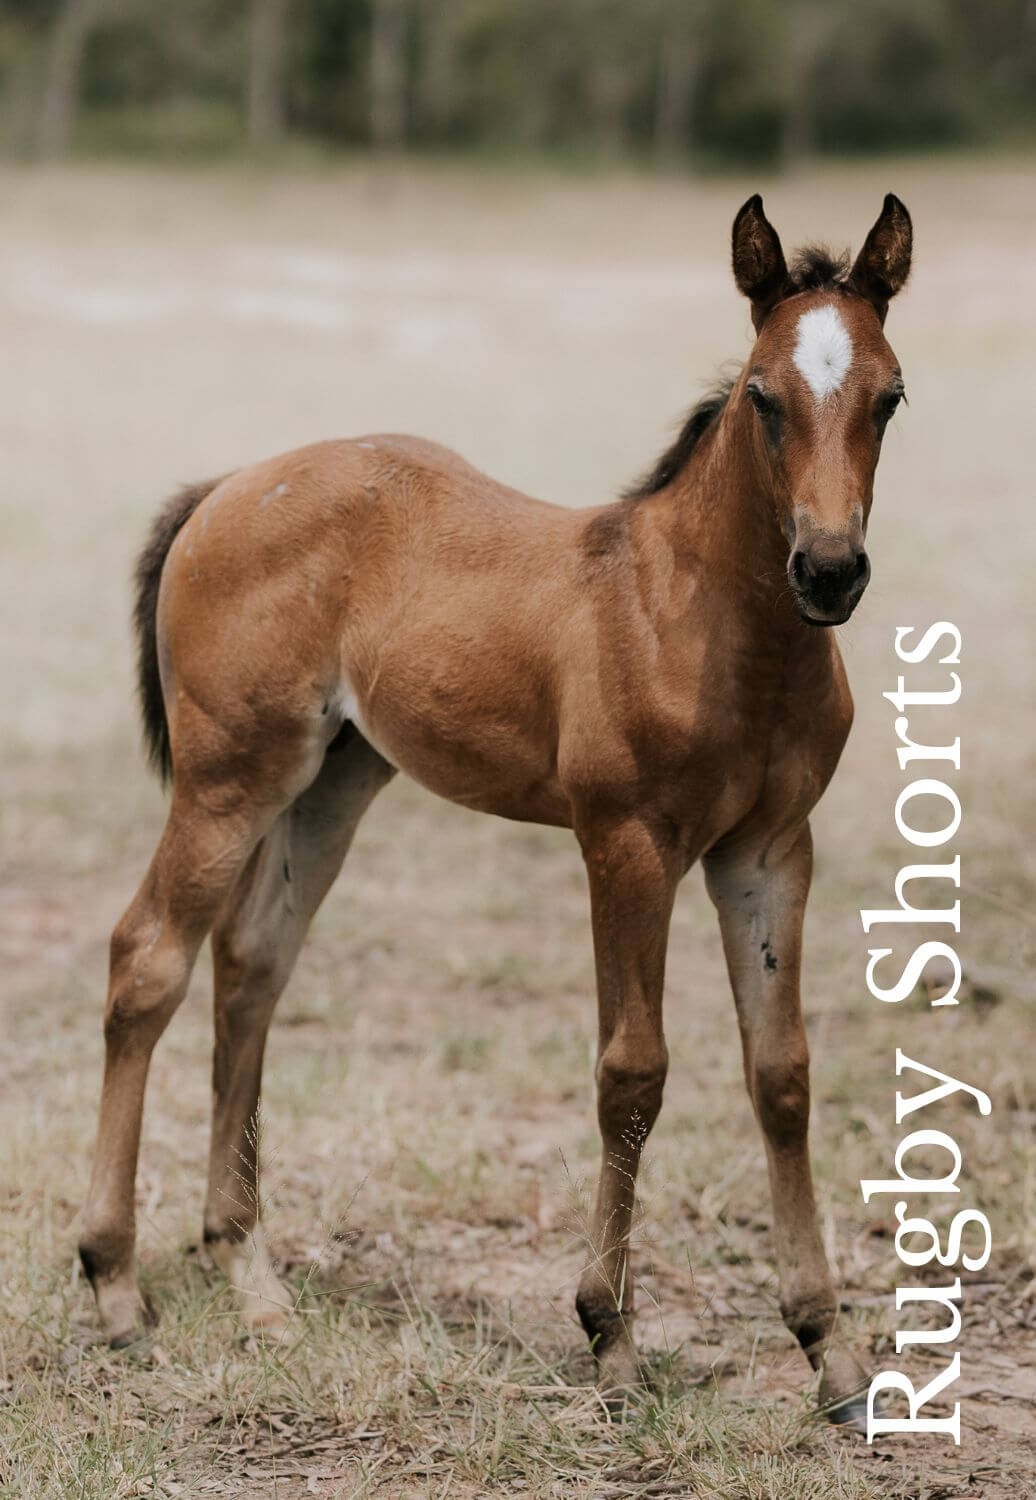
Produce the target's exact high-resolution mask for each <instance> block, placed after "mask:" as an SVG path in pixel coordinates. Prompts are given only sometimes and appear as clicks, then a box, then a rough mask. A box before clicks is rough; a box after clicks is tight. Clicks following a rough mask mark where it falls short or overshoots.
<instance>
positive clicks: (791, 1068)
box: [750, 1049, 809, 1146]
mask: <svg viewBox="0 0 1036 1500" xmlns="http://www.w3.org/2000/svg"><path fill="white" fill-rule="evenodd" d="M750 1088H751V1093H752V1101H753V1103H754V1105H755V1108H756V1113H757V1114H758V1116H759V1123H760V1125H761V1126H762V1129H763V1132H764V1133H765V1135H766V1137H767V1139H768V1140H769V1141H771V1142H772V1143H773V1144H774V1145H775V1146H791V1145H799V1144H801V1142H802V1141H804V1140H805V1138H806V1133H807V1131H808V1128H809V1056H808V1054H807V1053H806V1052H805V1050H804V1049H803V1051H802V1052H799V1053H797V1054H795V1055H786V1056H782V1057H776V1058H772V1059H766V1060H762V1059H760V1060H758V1061H756V1063H755V1064H754V1066H753V1068H752V1074H751V1078H750Z"/></svg>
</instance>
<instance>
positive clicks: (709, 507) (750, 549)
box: [648, 408, 801, 645]
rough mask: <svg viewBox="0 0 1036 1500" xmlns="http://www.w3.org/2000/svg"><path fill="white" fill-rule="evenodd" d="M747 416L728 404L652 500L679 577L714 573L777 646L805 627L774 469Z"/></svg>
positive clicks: (743, 615)
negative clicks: (796, 598)
mask: <svg viewBox="0 0 1036 1500" xmlns="http://www.w3.org/2000/svg"><path fill="white" fill-rule="evenodd" d="M746 415H748V416H750V415H751V414H750V413H745V412H743V411H739V410H731V409H730V408H728V409H727V410H726V411H725V412H724V413H723V414H722V416H721V417H720V419H719V421H718V422H717V423H716V426H715V428H714V430H713V431H712V432H711V433H709V434H707V436H706V437H705V438H704V439H703V440H702V444H701V446H700V448H699V449H698V450H696V452H695V453H694V454H693V455H692V457H691V461H690V462H689V463H688V464H687V465H686V467H685V468H684V470H683V471H682V472H681V473H680V474H678V475H677V476H676V478H675V479H674V480H672V482H671V483H670V484H669V485H668V486H666V488H665V489H664V490H661V491H660V492H659V493H658V494H657V495H655V496H652V497H651V499H650V501H649V502H648V505H649V507H650V509H651V511H652V512H653V518H652V519H653V523H654V524H655V525H657V526H658V527H659V529H660V530H661V531H662V533H663V534H664V535H665V538H666V540H667V542H668V544H669V547H670V548H671V556H672V563H673V574H674V577H676V578H678V577H679V576H680V575H681V574H683V575H684V576H687V575H695V576H697V577H699V578H701V577H707V578H708V579H709V580H710V582H711V583H712V584H713V585H714V586H715V587H717V588H718V589H720V590H722V593H723V596H724V597H725V598H727V599H729V600H731V602H732V603H734V604H735V605H736V607H737V610H738V617H739V621H740V622H741V624H742V626H745V625H747V626H748V627H749V629H750V632H751V633H752V634H756V633H758V635H759V638H760V640H761V642H764V643H766V644H767V645H774V644H779V643H780V642H781V640H783V638H784V636H785V635H786V634H794V635H796V636H801V631H798V630H796V628H795V627H797V626H798V624H799V620H798V613H797V610H796V608H795V604H794V601H793V599H792V596H791V590H790V588H789V585H788V577H787V561H788V543H787V541H786V540H785V538H784V536H783V534H782V532H781V528H780V525H779V523H778V520H777V503H776V496H775V494H774V491H773V483H772V478H771V474H770V471H769V467H768V465H766V464H765V462H764V461H763V459H762V457H761V455H760V454H759V453H758V452H757V451H756V449H755V446H754V434H753V432H752V429H751V428H750V426H749V424H748V423H747V422H746V421H745V420H744V418H745V416H746Z"/></svg>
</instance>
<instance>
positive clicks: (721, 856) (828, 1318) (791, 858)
mask: <svg viewBox="0 0 1036 1500" xmlns="http://www.w3.org/2000/svg"><path fill="white" fill-rule="evenodd" d="M704 864H705V879H706V884H707V886H708V891H709V895H710V896H711V897H712V900H713V903H714V904H715V907H716V910H717V912H718V914H719V921H720V929H721V931H722V935H723V949H724V952H725V954H726V959H727V968H728V970H729V973H730V982H731V986H732V988H733V991H734V999H735V1002H736V1005H737V1016H738V1023H739V1025H740V1028H741V1045H742V1049H743V1052H744V1064H745V1081H746V1083H747V1085H748V1092H749V1095H750V1097H751V1100H752V1105H753V1107H754V1109H755V1113H756V1116H757V1118H758V1120H759V1124H760V1127H761V1129H762V1133H763V1139H764V1141H765V1145H766V1158H767V1165H768V1168H769V1175H770V1192H771V1196H772V1199H773V1218H774V1240H775V1242H776V1252H777V1270H778V1277H779V1282H780V1296H781V1313H782V1315H783V1317H784V1321H785V1323H786V1324H787V1325H788V1327H789V1329H790V1330H791V1332H792V1333H793V1334H794V1335H795V1337H796V1338H797V1339H798V1341H799V1343H800V1345H801V1346H802V1348H803V1350H804V1352H805V1354H806V1356H807V1358H808V1359H809V1362H810V1364H811V1365H812V1366H813V1368H814V1369H820V1370H821V1371H822V1372H823V1373H822V1379H821V1385H820V1400H821V1403H822V1404H823V1405H827V1406H830V1407H831V1410H830V1415H831V1420H832V1421H836V1422H838V1423H841V1424H848V1425H852V1426H857V1425H858V1423H859V1420H861V1419H862V1420H863V1421H864V1422H865V1421H866V1416H865V1405H864V1402H863V1398H862V1397H861V1396H860V1395H859V1392H860V1388H861V1386H862V1385H864V1384H865V1383H866V1378H867V1377H866V1374H865V1372H864V1370H863V1367H862V1366H861V1365H860V1363H859V1361H858V1360H857V1359H856V1358H855V1356H854V1355H853V1354H852V1353H851V1352H850V1351H849V1350H848V1348H846V1347H845V1346H844V1345H843V1344H842V1342H841V1340H840V1338H839V1337H838V1336H837V1335H836V1331H835V1324H836V1315H837V1311H838V1303H837V1299H836V1297H835V1291H834V1286H833V1283H832V1280H831V1272H830V1269H829V1267H828V1264H827V1256H826V1255H825V1253H824V1246H823V1242H822V1240H821V1237H820V1229H819V1226H818V1223H817V1211H816V1203H815V1200H814V1196H813V1178H812V1173H811V1169H810V1161H809V1145H808V1140H807V1132H808V1125H809V1049H808V1046H807V1043H806V1032H805V1027H804V1026H803V1023H802V1008H801V999H800V993H799V972H800V958H801V940H802V918H803V913H804V911H805V906H806V897H807V895H808V893H809V884H810V877H811V874H812V865H813V845H812V840H811V837H810V832H809V825H808V823H803V824H801V825H799V827H798V828H796V829H793V830H790V831H789V832H787V833H784V834H782V835H780V836H779V837H778V838H777V839H773V838H770V839H768V840H767V842H766V843H765V844H760V843H758V842H753V843H752V844H751V845H748V846H746V845H739V846H731V847H729V848H726V849H717V850H714V851H713V852H712V853H710V854H709V855H707V856H706V858H705V861H704Z"/></svg>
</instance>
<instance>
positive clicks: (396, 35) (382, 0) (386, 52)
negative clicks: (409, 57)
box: [370, 0, 406, 149]
mask: <svg viewBox="0 0 1036 1500" xmlns="http://www.w3.org/2000/svg"><path fill="white" fill-rule="evenodd" d="M405 3H406V0H373V6H372V14H371V57H370V133H371V143H372V145H374V146H376V147H378V148H383V149H384V148H387V149H391V148H392V147H396V146H401V145H402V144H403V139H404V137H405V135H406V15H405V10H404V6H405Z"/></svg>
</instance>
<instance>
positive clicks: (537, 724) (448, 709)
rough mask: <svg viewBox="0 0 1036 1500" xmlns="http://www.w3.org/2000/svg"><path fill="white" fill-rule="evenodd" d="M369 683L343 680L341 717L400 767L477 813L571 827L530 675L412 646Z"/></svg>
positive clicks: (387, 658) (547, 718)
mask: <svg viewBox="0 0 1036 1500" xmlns="http://www.w3.org/2000/svg"><path fill="white" fill-rule="evenodd" d="M497 665H498V663H497ZM354 676H355V678H356V680H355V681H354V680H353V677H354ZM363 679H364V674H363V673H362V671H359V670H357V671H356V672H355V674H353V673H347V674H346V679H345V681H344V683H343V688H342V694H341V711H342V714H343V717H345V718H349V719H351V720H352V721H353V722H354V723H355V725H356V727H357V728H358V729H359V731H360V733H361V734H362V735H363V736H364V738H365V739H367V740H368V741H369V742H370V744H372V745H373V746H374V748H375V749H376V750H377V751H378V753H379V754H380V755H382V756H384V758H385V759H386V760H387V761H388V762H389V763H390V764H391V765H393V766H395V767H396V768H397V770H400V771H403V772H405V773H406V774H407V775H408V776H410V777H411V778H412V779H413V780H414V781H417V782H419V783H420V785H422V786H424V787H426V788H427V789H428V790H429V791H432V792H435V793H436V794H437V795H438V796H440V797H445V798H446V799H447V800H448V801H450V802H457V803H459V804H461V805H462V806H464V807H470V808H474V809H475V810H476V811H479V812H488V813H495V814H497V815H498V816H500V817H506V818H517V819H520V820H522V821H528V822H538V823H552V824H557V825H561V826H567V824H568V823H569V821H570V818H569V810H568V801H567V798H566V797H565V795H564V793H563V791H562V789H561V786H560V783H559V781H558V777H557V757H556V744H555V736H554V735H553V733H552V727H551V726H552V715H551V713H550V710H549V706H548V704H547V703H546V702H545V701H544V697H545V695H544V694H542V693H539V692H537V691H536V689H535V687H533V686H532V685H531V683H530V681H529V679H528V678H527V677H523V676H522V674H521V673H520V672H512V671H508V672H507V673H505V674H500V673H499V671H494V670H492V669H491V666H490V664H489V663H487V662H486V660H485V656H484V653H481V652H477V651H476V652H474V653H467V654H465V653H461V652H457V653H446V654H444V652H443V650H442V646H441V642H440V643H436V648H435V650H434V652H433V651H430V650H428V649H421V648H420V645H419V643H418V642H416V641H413V640H411V641H409V642H408V643H406V644H403V643H401V644H400V647H398V648H397V649H396V650H394V651H393V652H392V653H391V654H383V655H382V656H381V657H380V659H379V661H378V664H377V670H376V672H375V673H373V674H370V676H369V677H368V680H367V681H366V682H365V681H364V680H363Z"/></svg>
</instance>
